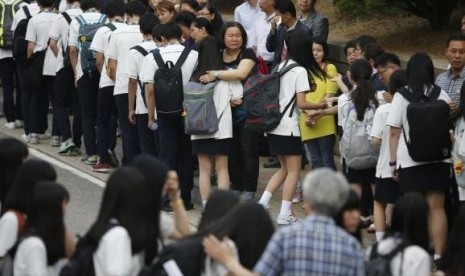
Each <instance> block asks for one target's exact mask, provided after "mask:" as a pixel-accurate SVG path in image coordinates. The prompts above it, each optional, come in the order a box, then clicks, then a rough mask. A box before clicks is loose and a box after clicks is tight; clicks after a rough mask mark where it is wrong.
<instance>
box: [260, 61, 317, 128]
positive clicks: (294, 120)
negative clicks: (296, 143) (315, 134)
mask: <svg viewBox="0 0 465 276" xmlns="http://www.w3.org/2000/svg"><path fill="white" fill-rule="evenodd" d="M284 63H285V62H281V64H279V67H278V70H281V69H282V68H283V65H284ZM293 63H295V61H293V60H289V62H288V63H287V65H290V64H293ZM309 90H310V84H309V82H308V73H307V70H305V68H303V67H301V66H297V67H294V68H292V69H291V70H289V71H288V72H287V73H285V74H284V75H283V76H282V77H281V82H280V84H279V108H280V112H283V111H284V108H286V105H288V104H289V103H290V102H291V100H292V98H293V97H294V96H296V97H297V95H296V94H297V93H305V92H307V91H309ZM296 101H297V99H296ZM291 110H292V105H291V106H290V107H289V108H288V110H287V111H286V113H285V114H284V115H283V117H282V119H281V122H280V123H279V125H278V127H276V128H275V129H273V130H272V131H270V132H268V133H270V134H274V135H281V136H294V137H300V128H299V109H298V108H297V103H296V106H295V107H294V111H293V113H292V114H291V115H290V112H291Z"/></svg>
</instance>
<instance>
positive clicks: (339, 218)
mask: <svg viewBox="0 0 465 276" xmlns="http://www.w3.org/2000/svg"><path fill="white" fill-rule="evenodd" d="M351 210H361V202H360V198H359V197H358V195H357V193H356V192H354V191H353V190H350V191H349V196H348V197H347V200H346V202H345V203H344V205H343V206H342V207H341V209H340V210H339V212H338V213H337V214H336V216H335V217H334V221H335V222H336V225H337V226H339V227H341V228H342V229H344V230H346V229H345V227H344V213H345V212H346V211H351ZM349 234H351V235H352V236H354V237H355V238H356V239H357V240H358V241H359V242H360V243H361V242H362V235H361V233H360V225H359V228H358V229H357V231H356V232H355V233H349Z"/></svg>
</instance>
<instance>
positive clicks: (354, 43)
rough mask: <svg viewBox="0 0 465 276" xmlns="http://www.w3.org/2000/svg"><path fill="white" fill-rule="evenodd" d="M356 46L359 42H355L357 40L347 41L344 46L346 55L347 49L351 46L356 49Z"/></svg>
mask: <svg viewBox="0 0 465 276" xmlns="http://www.w3.org/2000/svg"><path fill="white" fill-rule="evenodd" d="M355 46H357V43H356V42H355V40H350V41H348V42H347V43H346V45H345V46H344V54H345V55H346V57H347V50H349V48H354V49H355Z"/></svg>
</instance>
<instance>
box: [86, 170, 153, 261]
mask: <svg viewBox="0 0 465 276" xmlns="http://www.w3.org/2000/svg"><path fill="white" fill-rule="evenodd" d="M145 181H146V180H145V178H144V177H143V176H142V174H141V173H140V172H139V171H138V170H136V169H134V168H129V167H122V168H119V169H118V170H116V171H115V172H113V174H112V175H111V176H110V178H109V179H108V181H107V187H106V188H105V191H104V193H103V199H102V203H101V206H100V211H99V214H98V216H97V220H96V221H95V223H94V224H93V225H92V227H91V229H90V230H89V232H88V233H87V235H86V237H87V238H89V240H90V241H92V242H93V243H94V244H95V245H97V244H98V242H99V241H100V239H101V238H102V236H103V235H104V234H105V233H106V231H107V229H108V226H109V224H110V220H111V219H116V220H118V223H119V225H121V226H122V227H124V228H125V229H126V231H127V232H128V234H129V237H130V238H131V247H132V248H131V252H132V254H136V253H139V252H141V251H143V250H144V249H145V248H146V246H147V243H146V242H147V241H148V240H150V239H151V237H150V235H152V234H153V233H152V232H151V230H152V216H153V212H152V210H150V204H149V201H150V199H151V197H150V196H149V191H148V189H147V187H146V185H145Z"/></svg>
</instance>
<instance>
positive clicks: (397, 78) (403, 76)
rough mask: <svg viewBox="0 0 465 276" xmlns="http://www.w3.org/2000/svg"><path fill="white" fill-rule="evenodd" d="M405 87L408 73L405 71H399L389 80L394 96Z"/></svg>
mask: <svg viewBox="0 0 465 276" xmlns="http://www.w3.org/2000/svg"><path fill="white" fill-rule="evenodd" d="M405 85H407V72H406V71H405V70H404V69H397V70H396V71H395V72H394V73H392V75H391V78H390V79H389V93H390V94H391V95H394V94H395V93H396V92H397V91H398V90H399V89H401V88H402V87H404V86H405Z"/></svg>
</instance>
